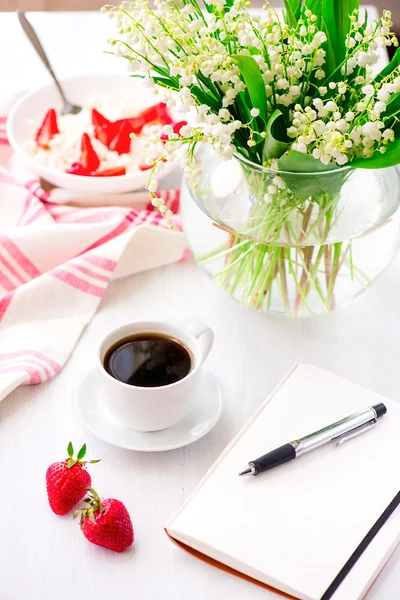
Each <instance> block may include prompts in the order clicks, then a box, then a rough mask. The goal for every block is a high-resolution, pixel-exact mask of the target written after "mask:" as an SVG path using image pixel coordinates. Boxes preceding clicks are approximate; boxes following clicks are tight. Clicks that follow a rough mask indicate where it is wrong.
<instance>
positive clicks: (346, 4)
mask: <svg viewBox="0 0 400 600" xmlns="http://www.w3.org/2000/svg"><path fill="white" fill-rule="evenodd" d="M334 6H335V21H336V44H337V47H336V49H335V53H336V58H337V64H338V65H340V63H341V62H343V60H344V59H345V55H346V45H345V44H346V35H347V34H348V33H349V31H350V16H351V15H352V13H353V12H354V10H355V9H356V8H359V7H360V1H359V0H335V1H334Z"/></svg>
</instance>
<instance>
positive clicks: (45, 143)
mask: <svg viewBox="0 0 400 600" xmlns="http://www.w3.org/2000/svg"><path fill="white" fill-rule="evenodd" d="M57 133H60V131H59V129H58V124H57V114H56V111H55V110H54V108H50V110H48V111H47V113H46V115H45V117H44V119H43V123H42V124H41V126H40V127H39V129H38V130H37V133H36V138H35V140H36V143H37V145H38V146H41V147H42V148H48V147H49V142H50V140H51V139H52V138H53V137H54V136H55V135H56V134H57Z"/></svg>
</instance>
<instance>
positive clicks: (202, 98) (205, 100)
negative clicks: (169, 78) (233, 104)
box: [189, 85, 222, 112]
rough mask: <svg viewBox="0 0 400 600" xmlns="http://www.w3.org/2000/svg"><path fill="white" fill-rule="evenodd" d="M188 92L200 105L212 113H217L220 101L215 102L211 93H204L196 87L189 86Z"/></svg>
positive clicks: (220, 104)
mask: <svg viewBox="0 0 400 600" xmlns="http://www.w3.org/2000/svg"><path fill="white" fill-rule="evenodd" d="M189 89H190V91H191V92H192V94H193V95H194V96H196V98H197V100H198V101H199V102H200V104H207V106H209V107H210V108H211V109H212V110H213V111H215V112H218V111H219V109H220V108H221V106H222V103H221V100H216V99H215V97H214V96H212V95H211V93H208V94H207V93H206V92H204V91H203V90H202V89H201V88H200V87H199V86H198V85H191V86H189Z"/></svg>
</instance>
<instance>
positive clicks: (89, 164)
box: [81, 133, 100, 173]
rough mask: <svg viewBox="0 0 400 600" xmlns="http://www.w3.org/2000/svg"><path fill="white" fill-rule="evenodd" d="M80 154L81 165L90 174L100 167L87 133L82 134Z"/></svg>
mask: <svg viewBox="0 0 400 600" xmlns="http://www.w3.org/2000/svg"><path fill="white" fill-rule="evenodd" d="M81 152H82V153H81V165H82V166H83V167H84V168H85V169H87V170H88V171H89V172H90V173H92V172H93V171H96V169H98V168H99V166H100V159H99V157H98V156H97V154H96V152H95V150H94V148H93V146H92V142H91V141H90V137H89V136H88V134H87V133H84V134H83V136H82V142H81Z"/></svg>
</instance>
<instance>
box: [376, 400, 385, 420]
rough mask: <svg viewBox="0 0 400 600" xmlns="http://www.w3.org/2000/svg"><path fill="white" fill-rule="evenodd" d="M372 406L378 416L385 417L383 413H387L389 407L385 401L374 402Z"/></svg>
mask: <svg viewBox="0 0 400 600" xmlns="http://www.w3.org/2000/svg"><path fill="white" fill-rule="evenodd" d="M372 408H373V409H374V410H375V412H376V416H377V417H378V418H379V417H383V415H385V414H386V413H387V408H386V406H385V405H384V404H383V402H380V403H379V404H374V406H373V407H372Z"/></svg>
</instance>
